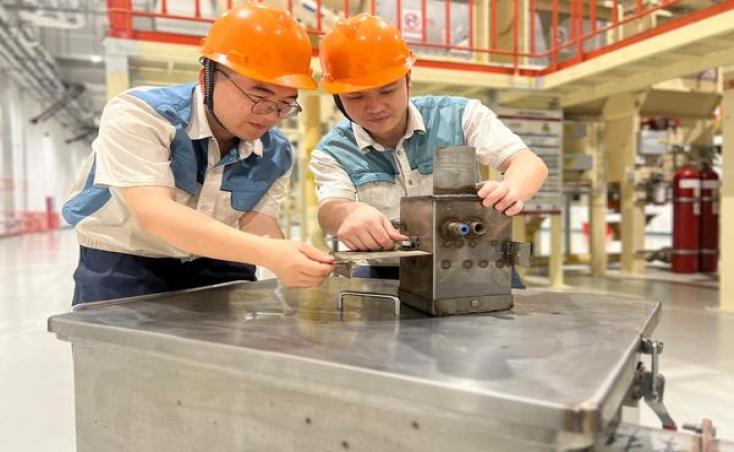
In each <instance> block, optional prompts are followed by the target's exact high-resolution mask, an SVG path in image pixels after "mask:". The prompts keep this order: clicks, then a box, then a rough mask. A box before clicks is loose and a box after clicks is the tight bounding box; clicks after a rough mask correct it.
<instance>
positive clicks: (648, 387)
mask: <svg viewBox="0 0 734 452" xmlns="http://www.w3.org/2000/svg"><path fill="white" fill-rule="evenodd" d="M662 352H663V343H662V342H661V341H656V340H652V339H650V338H642V340H641V342H640V353H643V354H647V355H650V370H649V371H648V370H647V369H645V366H644V365H643V364H642V362H640V363H639V364H638V365H637V376H636V378H635V384H636V385H637V391H636V398H637V399H640V398H643V397H644V399H645V403H647V405H648V406H649V407H650V409H652V411H653V412H654V413H655V415H656V416H657V417H658V419H660V422H662V424H663V428H664V429H666V430H678V427H677V426H676V424H675V421H674V420H673V418H672V417H670V414H669V413H668V409H667V408H666V407H665V404H664V403H663V395H664V393H665V377H664V376H663V375H661V374H660V373H659V369H658V367H659V366H658V358H659V356H660V353H662Z"/></svg>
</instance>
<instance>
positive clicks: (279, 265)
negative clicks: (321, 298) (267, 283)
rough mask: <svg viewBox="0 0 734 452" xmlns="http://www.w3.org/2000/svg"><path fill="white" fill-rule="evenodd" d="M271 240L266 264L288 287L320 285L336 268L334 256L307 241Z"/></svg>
mask: <svg viewBox="0 0 734 452" xmlns="http://www.w3.org/2000/svg"><path fill="white" fill-rule="evenodd" d="M271 241H272V243H271V244H270V247H269V251H270V253H269V256H268V257H267V258H266V263H265V264H264V265H265V267H267V268H269V269H270V270H271V271H272V272H273V273H275V276H277V277H278V279H280V281H281V282H282V283H283V284H284V285H286V286H288V287H318V286H320V285H321V284H322V283H323V282H324V280H325V279H326V278H328V277H329V274H331V272H332V271H333V270H334V265H333V263H334V258H333V257H332V256H329V255H328V254H327V253H324V252H323V251H321V250H319V249H317V248H314V247H313V246H311V245H309V244H307V243H303V242H295V241H292V240H277V239H272V240H271Z"/></svg>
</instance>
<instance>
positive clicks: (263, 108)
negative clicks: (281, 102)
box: [252, 100, 278, 115]
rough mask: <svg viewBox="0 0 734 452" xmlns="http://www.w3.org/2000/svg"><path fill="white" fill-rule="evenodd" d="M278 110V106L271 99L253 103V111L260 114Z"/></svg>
mask: <svg viewBox="0 0 734 452" xmlns="http://www.w3.org/2000/svg"><path fill="white" fill-rule="evenodd" d="M276 110H278V106H277V105H275V103H273V102H270V101H269V100H261V101H258V102H256V103H254V104H253V105H252V112H253V113H255V114H258V115H269V114H270V113H272V112H274V111H276Z"/></svg>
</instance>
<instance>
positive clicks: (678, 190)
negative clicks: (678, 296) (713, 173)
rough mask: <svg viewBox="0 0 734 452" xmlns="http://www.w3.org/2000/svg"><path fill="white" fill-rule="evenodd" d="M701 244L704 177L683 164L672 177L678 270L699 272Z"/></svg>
mask: <svg viewBox="0 0 734 452" xmlns="http://www.w3.org/2000/svg"><path fill="white" fill-rule="evenodd" d="M700 244H701V180H700V174H699V171H698V170H697V169H694V168H690V167H686V166H684V167H682V168H680V169H679V170H678V171H676V173H675V175H674V176H673V250H672V255H671V263H672V268H673V272H675V273H696V272H697V271H698V268H699V267H698V255H699V248H700V247H701V246H700Z"/></svg>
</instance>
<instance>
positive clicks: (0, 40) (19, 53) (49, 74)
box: [0, 6, 95, 130]
mask: <svg viewBox="0 0 734 452" xmlns="http://www.w3.org/2000/svg"><path fill="white" fill-rule="evenodd" d="M11 17H12V16H11V15H10V14H9V13H8V10H7V9H6V8H5V7H4V6H0V61H2V62H3V63H4V66H5V67H7V68H8V69H9V71H8V72H10V73H11V74H12V75H11V76H12V77H13V78H14V79H15V80H16V81H18V82H19V84H20V86H21V87H22V88H24V89H25V90H27V91H28V92H29V93H30V94H31V95H32V96H33V97H35V98H36V99H38V100H39V101H40V102H41V103H42V104H44V105H48V106H50V107H49V108H47V111H49V110H51V109H53V110H54V111H53V113H51V114H50V115H49V114H46V112H44V113H42V114H41V115H39V116H44V117H45V119H48V118H49V117H51V116H55V117H56V118H57V119H58V120H59V122H61V123H62V124H64V125H67V126H72V127H75V128H78V129H84V130H87V129H89V128H90V127H94V126H95V122H94V117H93V115H92V114H91V113H90V112H89V111H87V109H85V107H84V106H83V105H82V103H81V102H80V97H79V95H76V96H70V92H71V93H73V92H74V90H73V89H72V87H71V86H68V85H67V84H66V83H65V82H64V81H63V80H62V79H61V77H60V76H59V73H58V71H57V69H56V63H55V61H54V59H53V58H52V57H51V55H50V54H49V53H48V52H47V51H46V49H45V48H44V47H43V46H42V45H41V44H40V42H39V41H38V39H37V38H36V36H35V31H34V30H33V29H32V28H31V27H30V26H29V24H28V23H27V22H23V21H21V20H16V21H13V20H11ZM18 19H19V17H18ZM70 89H71V91H70ZM79 94H81V93H79Z"/></svg>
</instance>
